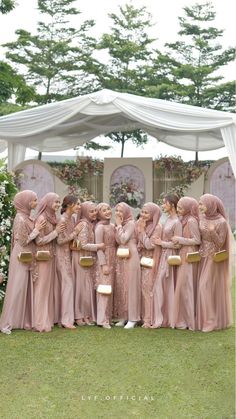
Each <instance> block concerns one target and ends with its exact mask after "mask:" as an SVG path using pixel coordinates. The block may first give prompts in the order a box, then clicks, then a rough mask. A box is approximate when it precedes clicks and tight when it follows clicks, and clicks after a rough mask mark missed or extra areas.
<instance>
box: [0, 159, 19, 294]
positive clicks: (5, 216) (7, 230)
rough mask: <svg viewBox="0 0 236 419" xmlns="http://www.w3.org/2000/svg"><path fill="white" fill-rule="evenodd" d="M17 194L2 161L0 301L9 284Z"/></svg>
mask: <svg viewBox="0 0 236 419" xmlns="http://www.w3.org/2000/svg"><path fill="white" fill-rule="evenodd" d="M16 192H17V189H16V186H15V183H14V177H13V174H11V173H9V172H7V170H6V166H5V162H4V160H0V214H1V216H0V275H1V276H3V283H2V284H0V300H1V299H2V298H3V296H4V290H5V287H6V282H7V275H8V265H9V257H10V248H11V232H12V222H13V218H14V216H15V209H14V207H13V204H12V199H13V197H14V195H15V194H16Z"/></svg>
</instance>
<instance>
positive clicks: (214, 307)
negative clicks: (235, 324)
mask: <svg viewBox="0 0 236 419" xmlns="http://www.w3.org/2000/svg"><path fill="white" fill-rule="evenodd" d="M200 199H201V200H202V201H203V202H204V205H206V206H207V207H208V208H210V206H211V205H212V203H215V202H217V210H215V212H214V213H212V211H211V215H209V216H208V213H206V215H203V216H202V217H201V219H200V232H201V235H202V243H201V245H200V253H201V256H202V259H201V262H200V267H199V275H198V281H199V282H198V295H197V320H196V326H197V329H198V330H202V331H204V332H210V331H212V330H219V329H224V328H226V327H228V326H230V325H231V323H232V304H231V295H230V277H229V275H230V272H229V263H230V260H225V261H223V262H219V263H217V262H214V261H213V255H214V253H215V252H218V251H220V250H227V251H228V252H230V245H229V243H230V235H231V232H230V229H229V225H228V223H227V221H226V219H225V214H224V212H223V210H221V205H222V206H223V204H222V202H221V201H220V200H219V198H217V197H213V196H212V195H210V194H206V195H203V197H201V198H200ZM218 201H220V202H218ZM208 212H210V211H208ZM221 214H222V215H221ZM212 224H214V225H215V230H214V231H210V229H209V226H210V225H212Z"/></svg>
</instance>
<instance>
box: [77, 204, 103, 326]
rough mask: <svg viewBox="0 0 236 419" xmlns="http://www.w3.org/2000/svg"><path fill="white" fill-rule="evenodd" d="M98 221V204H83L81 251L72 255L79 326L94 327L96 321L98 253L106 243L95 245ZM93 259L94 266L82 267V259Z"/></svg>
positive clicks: (80, 235) (80, 224) (80, 223)
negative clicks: (96, 268) (95, 231)
mask: <svg viewBox="0 0 236 419" xmlns="http://www.w3.org/2000/svg"><path fill="white" fill-rule="evenodd" d="M96 220H97V209H96V204H95V203H94V202H91V201H86V202H83V203H82V204H81V219H80V221H79V224H78V225H79V226H80V232H79V234H78V235H77V239H78V240H79V241H80V246H81V249H80V250H79V251H78V252H77V251H74V252H73V253H72V272H73V276H74V280H75V306H74V307H75V319H76V324H77V325H78V326H81V325H85V324H87V325H93V324H94V323H95V321H96V295H95V294H96V291H95V267H96V256H97V251H98V250H102V249H104V243H99V244H95V243H94V239H95V238H94V227H95V224H96ZM86 256H88V257H90V258H91V256H92V257H93V260H94V264H93V266H90V267H88V266H82V265H81V263H82V262H81V258H83V257H86Z"/></svg>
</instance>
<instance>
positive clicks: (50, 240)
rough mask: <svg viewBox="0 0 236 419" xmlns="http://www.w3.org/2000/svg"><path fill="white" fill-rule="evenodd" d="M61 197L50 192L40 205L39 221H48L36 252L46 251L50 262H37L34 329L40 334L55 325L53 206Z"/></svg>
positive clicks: (54, 219) (55, 235) (54, 225)
mask: <svg viewBox="0 0 236 419" xmlns="http://www.w3.org/2000/svg"><path fill="white" fill-rule="evenodd" d="M57 198H58V199H59V196H58V195H56V194H55V193H52V192H49V193H48V194H46V195H45V196H44V197H43V198H42V200H41V201H40V204H39V215H38V218H37V219H38V221H39V222H40V221H43V220H45V221H46V226H45V228H44V229H43V230H41V231H40V234H39V235H38V236H37V237H36V240H35V242H36V252H37V251H38V250H46V251H49V253H50V256H51V258H50V260H48V261H40V262H37V276H38V277H37V279H36V280H35V282H34V310H35V315H34V319H35V324H34V329H35V330H36V331H38V332H50V331H51V329H52V327H53V325H54V281H55V273H56V272H55V270H56V268H55V256H56V240H55V239H56V237H57V235H58V233H57V231H56V229H55V227H56V224H57V219H56V214H55V212H53V211H52V209H51V205H52V203H53V201H55V199H57Z"/></svg>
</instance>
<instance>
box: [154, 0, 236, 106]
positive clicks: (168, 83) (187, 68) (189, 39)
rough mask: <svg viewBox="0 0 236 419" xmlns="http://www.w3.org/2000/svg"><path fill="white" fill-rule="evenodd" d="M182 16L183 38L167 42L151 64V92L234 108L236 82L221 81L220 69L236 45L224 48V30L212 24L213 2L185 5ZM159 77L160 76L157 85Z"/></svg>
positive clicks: (197, 104) (233, 57)
mask: <svg viewBox="0 0 236 419" xmlns="http://www.w3.org/2000/svg"><path fill="white" fill-rule="evenodd" d="M184 12H185V16H184V17H179V23H180V27H181V29H180V31H179V32H178V34H179V37H180V40H177V41H176V42H175V43H168V44H166V47H167V51H166V53H160V52H159V51H157V56H156V59H154V63H153V64H154V65H153V68H151V69H150V68H147V77H148V75H149V74H151V78H150V80H147V84H149V88H148V89H147V92H148V93H150V94H155V93H156V95H157V96H158V97H160V98H162V99H167V100H175V101H177V102H183V103H187V104H190V105H195V106H200V107H206V108H213V109H222V110H227V111H232V110H233V109H234V106H235V99H236V96H235V82H233V81H232V82H228V83H223V84H220V83H219V82H220V81H221V80H222V79H223V76H221V75H219V72H217V71H218V70H220V69H221V68H222V67H223V66H225V65H227V64H228V63H230V62H232V61H233V60H234V59H235V48H233V47H229V48H228V49H226V50H223V49H222V46H221V45H220V43H219V38H220V37H221V36H222V35H223V30H220V29H217V28H215V27H212V26H211V25H210V23H211V21H213V20H214V19H215V11H214V9H213V5H212V4H211V3H205V4H195V5H193V6H191V7H184ZM155 77H156V80H157V79H158V78H159V80H160V82H161V83H158V84H159V86H158V88H156V89H155V84H156V83H155Z"/></svg>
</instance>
